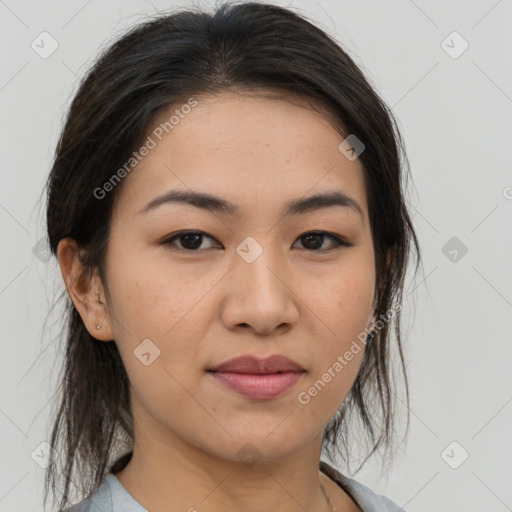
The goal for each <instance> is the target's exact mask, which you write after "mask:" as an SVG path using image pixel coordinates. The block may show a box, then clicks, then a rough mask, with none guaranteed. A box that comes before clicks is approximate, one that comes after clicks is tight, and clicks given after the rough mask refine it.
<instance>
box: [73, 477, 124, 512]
mask: <svg viewBox="0 0 512 512" xmlns="http://www.w3.org/2000/svg"><path fill="white" fill-rule="evenodd" d="M109 480H110V478H109V477H108V476H107V478H106V480H105V481H104V482H103V483H102V484H101V486H100V487H99V488H98V490H97V491H96V492H95V493H94V494H92V496H90V497H89V498H87V499H85V500H82V501H81V502H79V503H77V504H75V505H73V506H72V507H69V508H67V509H65V510H64V512H114V508H113V505H112V491H111V488H110V484H109Z"/></svg>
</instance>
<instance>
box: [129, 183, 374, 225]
mask: <svg viewBox="0 0 512 512" xmlns="http://www.w3.org/2000/svg"><path fill="white" fill-rule="evenodd" d="M168 203H184V204H189V205H192V206H195V207H196V208H201V209H203V210H210V211H214V212H218V213H223V214H225V215H230V216H235V215H237V214H239V212H240V207H239V206H237V205H235V204H233V203H231V202H229V201H226V200H225V199H222V198H221V197H217V196H214V195H211V194H207V193H203V192H188V191H184V190H169V191H167V192H164V193H163V194H161V195H159V196H157V197H155V198H154V199H152V200H151V201H149V203H147V204H146V205H145V206H144V208H142V210H140V211H139V213H146V212H149V211H151V210H155V209H156V208H158V207H159V206H161V205H163V204H168ZM332 206H342V207H345V208H349V209H351V210H353V211H354V212H356V213H357V214H359V216H360V217H361V220H362V222H363V224H364V214H363V210H362V208H361V207H360V206H359V204H358V203H357V202H356V201H355V200H354V199H352V198H351V197H350V196H348V195H347V194H345V193H344V192H338V191H334V192H326V193H321V194H315V195H313V196H309V197H305V198H300V199H294V200H292V201H289V202H287V203H286V204H285V205H284V208H283V212H282V215H283V216H286V215H300V214H304V213H308V212H312V211H317V210H320V209H322V208H330V207H332Z"/></svg>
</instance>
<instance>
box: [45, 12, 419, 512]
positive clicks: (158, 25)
mask: <svg viewBox="0 0 512 512" xmlns="http://www.w3.org/2000/svg"><path fill="white" fill-rule="evenodd" d="M401 151H402V153H401ZM402 156H404V155H403V148H402V145H401V138H400V134H399V131H398V129H397V128H396V124H395V122H394V120H393V117H392V115H391V113H390V111H389V110H388V109H387V107H386V106H385V104H384V103H383V101H382V100H381V99H380V98H379V96H378V95H377V93H376V92H375V91H374V90H373V89H372V87H371V86H370V85H369V84H368V82H367V80H366V79H365V77H364V76H363V74H362V72H361V71H360V70H359V69H358V68H357V66H356V65H355V64H354V62H353V61H352V60H351V59H350V57H349V56H348V55H347V54H346V53H345V52H344V51H343V50H342V49H341V48H340V46H339V45H338V44H337V43H336V42H334V41H333V40H332V39H331V38H330V37H329V36H328V35H326V34H325V33H324V32H322V31H321V30H320V29H318V28H317V27H315V26H314V25H312V24H311V23H310V22H308V21H307V20H305V19H304V18H303V17H301V16H299V15H297V14H295V13H293V12H292V11H290V10H287V9H284V8H281V7H277V6H272V5H267V4H263V3H241V4H233V5H229V4H225V5H221V6H220V7H219V8H218V9H216V11H215V12H214V13H213V14H208V13H205V12H198V11H192V10H182V11H180V12H176V13H173V14H170V15H169V14H167V15H161V16H158V17H156V18H155V19H153V20H151V21H148V22H146V23H144V24H141V25H139V26H137V27H135V28H134V29H132V30H131V31H130V32H129V33H128V34H126V35H124V36H123V37H122V38H121V39H120V40H119V41H117V42H116V43H115V44H113V45H112V47H110V48H109V49H107V50H106V51H105V52H104V53H103V55H102V56H101V58H100V59H99V60H98V61H97V63H96V64H95V65H94V67H93V68H92V69H91V70H90V72H89V73H88V75H87V76H86V78H85V80H84V82H83V83H82V84H81V87H80V89H79V91H78V92H77V94H76V97H75V98H74V100H73V103H72V105H71V107H70V110H69V113H68V116H67V120H66V123H65V126H64V129H63V132H62V136H61V139H60V141H59V144H58V147H57V151H56V158H55V162H54V165H53V168H52V170H51V174H50V176H49V179H48V183H47V190H48V204H47V224H48V237H49V242H50V247H51V250H52V252H53V254H54V255H56V256H57V258H58V262H59V265H60V269H61V272H62V276H63V279H64V282H65V285H66V290H67V293H68V295H69V297H68V314H69V317H68V322H69V323H68V333H67V349H66V356H65V367H64V374H63V377H62V398H61V403H60V409H59V412H58V415H57V418H56V420H55V424H54V427H53V430H52V436H51V446H52V447H53V448H54V449H55V450H57V452H61V453H63V454H64V459H65V460H64V464H63V468H57V467H56V462H55V461H54V462H53V463H52V464H50V465H49V467H48V471H47V478H46V491H47V492H48V488H49V486H50V484H51V485H52V488H53V490H54V491H55V490H58V488H59V487H58V477H57V475H58V474H62V475H63V476H64V483H63V487H64V490H63V492H62V499H61V501H60V503H59V511H62V510H69V511H72V512H76V511H89V512H95V511H103V512H109V511H110V512H120V511H138V512H140V511H144V510H151V512H159V511H164V510H165V511H168V510H188V511H195V510H197V511H201V510H209V511H215V512H216V511H221V510H222V511H224V510H233V509H235V508H236V509H238V510H243V511H245V512H250V511H268V510H272V511H280V512H289V511H290V512H291V511H296V510H307V511H311V512H313V511H315V512H320V511H329V510H336V511H338V512H342V511H361V510H364V511H365V512H366V511H377V510H378V511H379V512H382V511H392V510H402V509H400V507H398V505H396V504H395V503H393V502H392V501H391V500H389V499H387V498H385V497H383V496H380V495H377V494H375V493H374V492H373V491H371V490H370V489H369V488H367V487H365V486H364V485H363V484H361V483H359V482H357V481H356V480H353V479H350V478H348V477H346V476H345V475H343V474H342V473H340V472H339V471H338V470H336V469H335V468H334V467H332V466H331V465H329V464H327V463H326V462H325V461H321V460H320V457H321V454H322V451H323V449H325V453H326V454H327V455H328V456H329V458H330V459H331V461H333V460H334V459H333V454H334V452H335V451H337V452H338V453H339V454H340V455H341V456H342V458H343V460H344V461H345V462H347V464H348V463H349V459H350V454H351V450H350V447H349V446H348V440H349V437H351V436H349V434H352V433H353V431H354V428H350V426H349V420H350V419H351V418H352V413H353V412H356V413H357V414H359V416H360V418H361V420H362V422H363V425H364V428H365V432H366V434H367V435H368V437H369V439H370V442H371V451H370V453H369V454H368V456H367V458H368V457H369V456H370V455H371V454H373V453H374V452H375V451H376V450H377V449H378V448H379V447H381V446H382V447H384V448H385V449H386V450H388V451H389V452H392V449H393V443H392V439H393V433H394V409H393V403H394V402H393V399H394V396H395V395H394V391H393V387H392V383H393V380H392V377H391V375H392V373H391V367H390V355H391V353H390V350H391V348H392V345H391V339H390V333H391V328H390V326H391V324H394V325H395V334H396V338H397V339H396V348H398V354H399V356H400V362H401V369H402V370H403V375H404V381H405V384H406V386H405V389H406V391H407V379H406V375H405V365H404V358H403V354H402V347H401V341H400V321H399V320H400V308H401V298H402V289H403V282H404V276H405V272H406V268H407V264H408V256H409V252H410V250H411V248H412V246H414V248H415V249H416V252H417V254H418V256H419V249H418V243H417V239H416V235H415V232H414V229H413V226H412V222H411V219H410V216H409V213H408V211H407V209H406V206H405V200H404V197H403V188H402V187H403V183H402V176H401V171H402V160H401V157H402ZM405 161H406V160H405V159H404V162H405ZM418 263H419V259H418ZM416 269H417V267H416ZM407 398H408V397H407ZM357 438H358V444H360V441H361V433H358V437H357ZM75 465H76V466H77V467H76V468H75V467H74V466H75ZM72 488H74V489H75V490H79V491H80V492H81V493H82V494H81V495H82V496H85V498H84V499H83V500H81V501H80V503H79V504H77V505H75V506H73V507H71V508H69V505H70V499H69V498H70V490H71V489H72ZM46 497H47V495H46V496H45V498H46Z"/></svg>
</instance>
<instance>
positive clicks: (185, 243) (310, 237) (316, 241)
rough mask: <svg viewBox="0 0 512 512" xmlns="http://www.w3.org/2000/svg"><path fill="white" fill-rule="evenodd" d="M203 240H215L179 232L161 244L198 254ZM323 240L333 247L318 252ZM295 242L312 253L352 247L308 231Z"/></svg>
mask: <svg viewBox="0 0 512 512" xmlns="http://www.w3.org/2000/svg"><path fill="white" fill-rule="evenodd" d="M205 238H209V239H210V240H215V238H213V237H211V236H209V235H207V234H206V233H204V232H202V231H181V232H179V233H176V234H174V235H173V236H171V237H170V238H167V239H165V240H163V241H162V242H161V243H162V245H165V246H172V245H174V246H175V248H176V249H178V250H181V251H188V252H200V251H198V250H197V249H198V248H199V247H200V246H201V243H202V241H203V240H204V239H205ZM325 238H330V239H331V240H332V241H334V247H332V248H330V249H322V250H318V248H319V247H321V246H322V245H323V241H324V239H325ZM177 240H179V242H180V245H181V247H179V246H177V245H176V243H175V241H177ZM297 240H301V241H304V242H305V244H306V246H308V247H306V250H310V251H314V252H331V251H334V250H337V249H341V248H342V247H352V246H353V245H354V244H352V243H349V242H347V241H346V240H344V239H343V238H341V237H340V236H338V235H334V234H331V233H327V232H326V231H310V232H308V233H304V234H303V235H301V236H300V237H299V238H298V239H297ZM219 245H220V244H219ZM171 248H172V247H171ZM208 248H211V247H207V248H206V249H208Z"/></svg>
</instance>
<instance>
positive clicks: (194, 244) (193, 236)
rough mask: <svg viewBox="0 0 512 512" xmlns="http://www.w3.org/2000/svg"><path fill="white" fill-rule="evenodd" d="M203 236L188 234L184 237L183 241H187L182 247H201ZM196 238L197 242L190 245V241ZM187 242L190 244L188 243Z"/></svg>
mask: <svg viewBox="0 0 512 512" xmlns="http://www.w3.org/2000/svg"><path fill="white" fill-rule="evenodd" d="M201 236H202V235H194V234H188V235H182V239H185V243H183V242H182V243H181V245H183V247H185V248H186V249H197V248H198V247H199V246H200V245H201ZM194 238H195V241H196V243H194V242H192V244H190V243H189V242H190V239H194ZM187 240H188V241H189V242H187Z"/></svg>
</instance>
